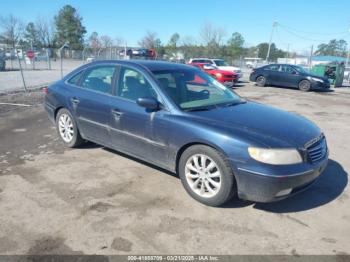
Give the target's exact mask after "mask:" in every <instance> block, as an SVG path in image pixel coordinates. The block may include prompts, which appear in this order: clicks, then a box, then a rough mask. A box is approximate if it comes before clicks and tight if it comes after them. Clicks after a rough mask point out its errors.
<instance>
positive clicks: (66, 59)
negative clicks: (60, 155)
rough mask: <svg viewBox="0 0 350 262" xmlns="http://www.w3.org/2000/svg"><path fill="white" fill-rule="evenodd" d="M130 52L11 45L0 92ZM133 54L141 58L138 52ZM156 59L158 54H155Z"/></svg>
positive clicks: (1, 53)
mask: <svg viewBox="0 0 350 262" xmlns="http://www.w3.org/2000/svg"><path fill="white" fill-rule="evenodd" d="M130 53H131V49H130V48H125V47H107V48H99V49H91V48H85V49H82V50H72V49H69V48H62V49H53V48H37V47H32V48H24V47H21V46H17V47H16V48H15V49H14V48H11V47H7V48H3V49H2V50H0V59H2V60H3V61H5V64H6V65H5V71H2V72H0V93H8V92H13V91H18V90H32V89H36V88H40V87H43V86H46V85H49V84H50V83H52V82H54V81H56V80H58V79H61V77H62V76H64V75H66V74H67V73H69V72H71V71H72V70H74V69H75V68H77V67H79V66H81V65H83V64H85V63H89V62H91V61H94V60H102V59H103V60H109V59H125V58H129V56H128V55H130ZM125 54H126V55H127V56H125ZM133 58H138V59H145V58H143V57H142V56H139V55H138V56H137V55H135V56H133ZM158 59H161V58H159V57H158ZM162 60H164V59H162ZM170 61H173V62H181V63H184V59H181V61H180V60H179V61H177V60H174V59H173V60H171V59H170ZM227 61H228V62H229V63H230V64H232V65H235V66H238V67H241V68H244V66H245V65H244V61H243V59H237V60H229V59H227ZM0 71H1V68H0Z"/></svg>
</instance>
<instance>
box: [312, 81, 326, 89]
mask: <svg viewBox="0 0 350 262" xmlns="http://www.w3.org/2000/svg"><path fill="white" fill-rule="evenodd" d="M311 88H312V89H328V88H330V83H329V82H328V83H324V82H317V81H312V82H311Z"/></svg>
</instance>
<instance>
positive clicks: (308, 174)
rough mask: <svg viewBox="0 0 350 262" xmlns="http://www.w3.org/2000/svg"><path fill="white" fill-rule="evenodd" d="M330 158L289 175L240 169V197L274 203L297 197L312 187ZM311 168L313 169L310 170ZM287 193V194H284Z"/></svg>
mask: <svg viewBox="0 0 350 262" xmlns="http://www.w3.org/2000/svg"><path fill="white" fill-rule="evenodd" d="M327 163H328V157H326V158H325V159H323V160H322V161H320V162H319V163H317V164H314V165H312V167H311V165H308V167H301V166H302V165H305V164H300V166H299V168H297V169H299V170H301V169H303V168H304V169H305V170H304V171H299V172H295V173H289V174H283V173H282V174H281V173H279V172H280V171H281V169H279V168H276V172H271V173H262V172H261V173H260V172H257V171H254V170H252V169H250V168H249V167H244V168H243V167H238V168H237V170H236V171H235V178H236V181H237V189H238V197H239V198H241V199H245V200H249V201H254V202H274V201H277V200H281V199H284V198H287V197H290V196H292V195H295V194H297V193H299V192H301V191H303V190H305V189H306V188H308V186H310V185H311V184H312V183H313V182H314V181H315V180H316V179H317V178H318V177H319V175H320V174H321V173H322V172H323V171H324V169H325V168H326V167H327ZM310 167H311V168H310ZM284 192H286V193H284Z"/></svg>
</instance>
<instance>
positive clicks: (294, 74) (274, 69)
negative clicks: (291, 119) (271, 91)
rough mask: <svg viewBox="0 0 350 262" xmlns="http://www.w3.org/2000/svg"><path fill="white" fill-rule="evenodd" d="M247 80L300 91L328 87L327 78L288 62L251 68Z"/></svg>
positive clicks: (259, 84) (262, 84) (261, 84)
mask: <svg viewBox="0 0 350 262" xmlns="http://www.w3.org/2000/svg"><path fill="white" fill-rule="evenodd" d="M249 80H250V81H252V82H256V84H257V85H258V86H265V85H276V86H282V87H292V88H298V89H300V90H301V91H310V90H322V89H328V88H330V83H329V80H328V78H326V77H323V76H319V75H314V74H311V73H309V72H307V71H306V70H305V69H304V68H302V67H300V66H296V65H288V64H270V65H266V66H262V67H259V68H256V69H253V70H252V72H251V74H250V77H249Z"/></svg>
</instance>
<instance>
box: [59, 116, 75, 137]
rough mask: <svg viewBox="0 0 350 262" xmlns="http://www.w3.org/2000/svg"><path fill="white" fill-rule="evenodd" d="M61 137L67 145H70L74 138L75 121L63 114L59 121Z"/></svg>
mask: <svg viewBox="0 0 350 262" xmlns="http://www.w3.org/2000/svg"><path fill="white" fill-rule="evenodd" d="M58 130H59V133H60V136H61V137H62V139H63V140H64V141H65V142H66V143H70V142H71V141H72V139H73V137H74V128H73V121H72V119H71V118H70V116H69V115H68V114H61V115H60V117H59V120H58Z"/></svg>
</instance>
